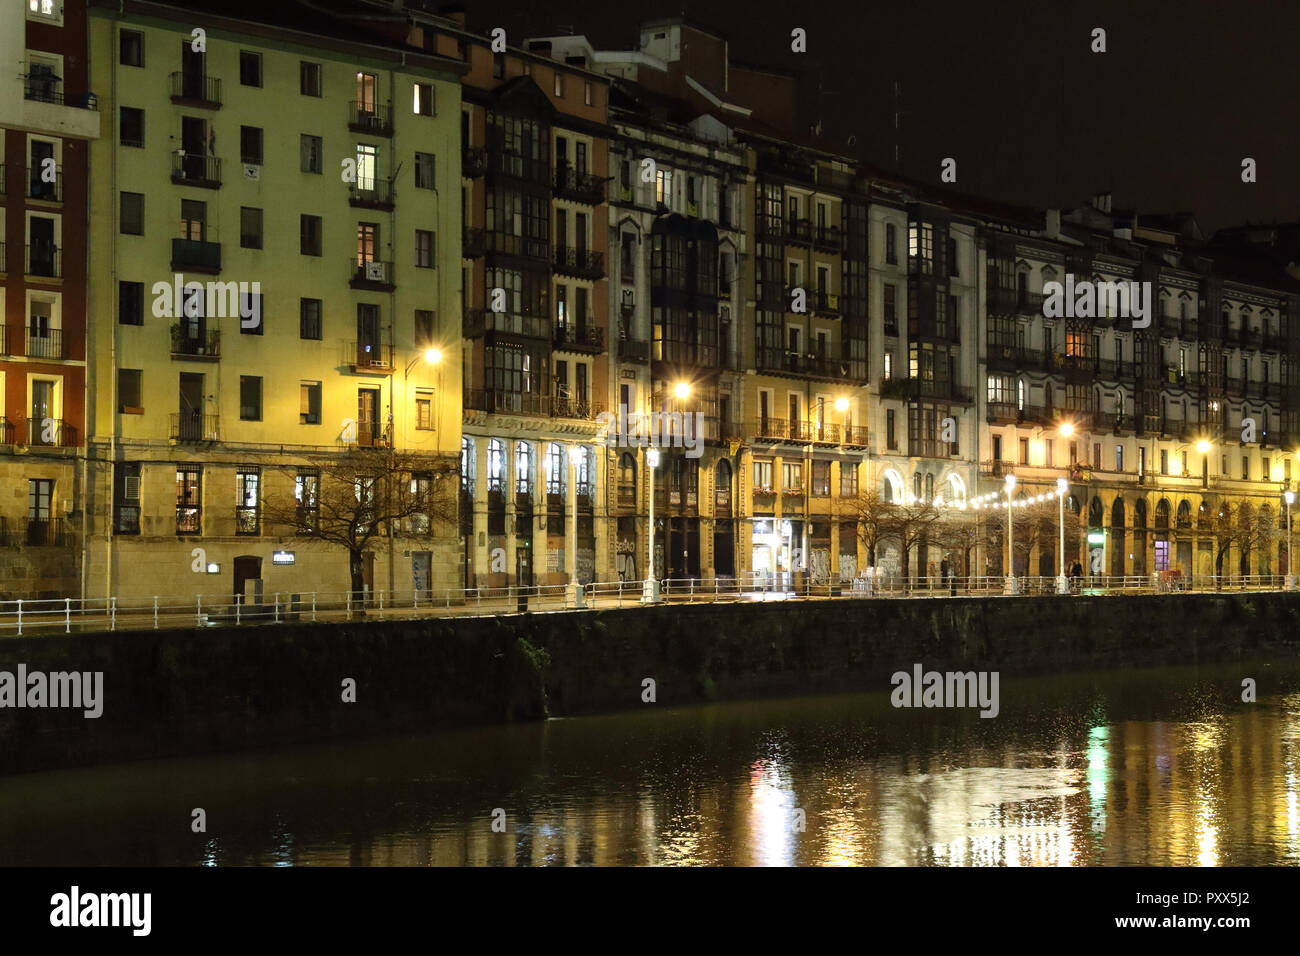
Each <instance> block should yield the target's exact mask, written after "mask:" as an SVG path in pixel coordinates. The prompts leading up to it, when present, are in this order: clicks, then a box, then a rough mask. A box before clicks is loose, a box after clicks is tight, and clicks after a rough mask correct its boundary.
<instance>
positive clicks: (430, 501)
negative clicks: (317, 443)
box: [263, 447, 458, 594]
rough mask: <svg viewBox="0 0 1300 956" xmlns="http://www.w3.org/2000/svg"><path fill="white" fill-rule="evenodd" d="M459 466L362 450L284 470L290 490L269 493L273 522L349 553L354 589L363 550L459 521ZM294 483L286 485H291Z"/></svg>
mask: <svg viewBox="0 0 1300 956" xmlns="http://www.w3.org/2000/svg"><path fill="white" fill-rule="evenodd" d="M457 469H458V465H457V462H456V460H455V459H454V458H452V457H449V456H445V455H443V456H432V455H422V454H415V453H411V452H398V451H392V450H390V449H384V448H363V447H357V448H353V449H350V450H348V451H345V452H342V453H338V454H331V455H317V456H311V457H308V458H307V459H306V460H305V462H304V464H303V465H302V466H299V467H294V468H287V469H284V470H285V471H286V472H287V473H288V474H289V475H290V476H291V477H292V484H290V485H289V486H290V487H292V489H293V492H292V494H289V493H287V492H280V493H274V494H272V495H269V496H268V498H267V501H266V503H265V504H264V506H263V513H264V515H265V517H266V521H267V523H268V524H270V525H279V526H281V527H282V528H285V529H291V531H289V532H288V533H294V532H296V533H297V534H298V535H300V536H302V537H305V538H312V539H315V540H318V541H325V542H328V543H330V544H334V545H338V546H339V547H341V548H343V549H345V550H346V551H347V552H348V573H349V579H350V587H351V590H352V592H353V593H354V594H360V593H361V592H362V591H364V590H365V587H364V580H363V571H362V569H363V567H364V562H363V555H364V554H365V552H366V550H367V549H368V548H370V547H371V546H372V545H373V544H374V543H375V541H376V540H377V539H382V538H384V537H386V536H388V535H391V534H393V533H395V532H399V531H404V532H408V533H412V534H429V533H431V532H432V531H433V530H434V529H435V528H436V527H438V526H440V525H441V526H443V527H445V526H446V525H448V524H450V525H452V527H453V528H454V526H455V521H456V507H457V497H456V486H457V482H456V475H457ZM286 484H289V483H286Z"/></svg>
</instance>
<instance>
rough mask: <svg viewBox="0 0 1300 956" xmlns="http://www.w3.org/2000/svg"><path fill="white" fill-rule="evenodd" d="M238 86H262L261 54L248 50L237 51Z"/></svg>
mask: <svg viewBox="0 0 1300 956" xmlns="http://www.w3.org/2000/svg"><path fill="white" fill-rule="evenodd" d="M239 85H240V86H261V85H262V54H260V53H252V52H250V51H248V50H240V51H239Z"/></svg>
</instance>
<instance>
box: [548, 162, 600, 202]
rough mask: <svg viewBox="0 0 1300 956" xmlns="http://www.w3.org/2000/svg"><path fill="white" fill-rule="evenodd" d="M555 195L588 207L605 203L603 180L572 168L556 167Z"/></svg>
mask: <svg viewBox="0 0 1300 956" xmlns="http://www.w3.org/2000/svg"><path fill="white" fill-rule="evenodd" d="M555 195H556V196H558V197H559V198H561V199H571V200H573V201H574V202H580V203H584V204H585V205H588V206H599V205H600V204H601V203H603V202H604V201H605V180H604V179H602V178H601V177H599V176H593V175H592V174H591V173H585V172H579V171H578V170H576V169H574V168H573V167H572V166H557V167H556V169H555Z"/></svg>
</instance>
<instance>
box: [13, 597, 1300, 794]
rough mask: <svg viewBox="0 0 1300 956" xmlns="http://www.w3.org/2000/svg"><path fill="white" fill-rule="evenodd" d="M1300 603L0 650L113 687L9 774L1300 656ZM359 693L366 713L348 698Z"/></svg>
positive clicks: (81, 641)
mask: <svg viewBox="0 0 1300 956" xmlns="http://www.w3.org/2000/svg"><path fill="white" fill-rule="evenodd" d="M1298 623H1300V595H1285V594H1267V595H1264V594H1230V595H1229V594H1225V595H1222V596H1220V595H1200V594H1195V595H1161V596H1154V595H1153V596H1140V597H1124V598H1120V597H1098V598H1068V599H1061V598H1052V597H1043V598H1036V597H1035V598H1030V597H1025V598H974V599H962V598H958V599H916V600H899V599H890V600H875V601H870V600H862V601H852V600H842V601H833V602H832V601H812V602H772V603H767V604H763V603H758V604H753V603H747V604H732V605H696V606H690V607H662V606H661V607H657V608H629V609H625V610H612V611H604V612H566V613H548V614H527V615H521V616H511V617H501V618H477V619H471V618H466V619H461V620H450V619H444V620H436V619H435V620H421V621H382V622H379V621H370V622H363V621H353V622H349V623H330V624H316V625H313V624H290V625H283V626H278V627H269V626H268V627H251V628H242V629H224V628H209V629H203V630H178V631H145V632H138V633H123V632H118V633H115V634H95V635H72V636H64V635H57V636H54V635H51V636H46V637H35V638H7V639H4V640H0V671H10V672H14V671H15V670H16V666H17V664H19V663H23V664H26V665H27V668H28V671H29V672H30V671H36V670H40V671H47V672H48V671H68V670H76V671H103V672H104V710H103V716H102V717H100V718H98V719H93V720H88V719H86V718H84V717H83V716H82V714H81V712H80V711H69V710H52V709H44V710H33V709H21V710H19V709H7V708H6V709H0V773H5V772H9V773H12V772H17V771H22V770H31V769H38V768H43V767H56V766H67V765H75V764H83V763H93V762H100V761H110V760H124V759H133V758H141V757H156V756H167V755H175V754H190V753H202V752H211V751H220V750H235V749H241V748H248V747H259V746H277V745H283V744H286V743H292V742H299V741H303V742H305V741H311V740H322V739H330V738H335V737H341V736H355V735H362V734H376V733H392V732H413V731H419V730H426V729H430V728H436V727H440V726H450V725H457V724H468V723H488V722H501V721H510V720H532V719H538V718H541V717H543V716H546V715H548V714H549V715H552V716H561V715H574V714H583V713H593V712H598V711H609V710H618V709H626V708H635V707H644V706H648V705H647V704H644V703H643V702H642V693H643V686H644V685H643V681H645V679H647V678H650V679H653V680H654V681H655V693H656V697H657V703H656V705H655V706H672V705H680V704H688V703H695V702H700V701H708V700H713V699H723V698H743V697H761V696H774V695H782V694H803V693H825V692H835V691H888V690H889V689H890V685H889V677H890V675H891V674H892V673H893V672H894V671H896V670H902V669H909V670H910V668H911V667H912V665H914V664H917V663H920V664H922V665H924V666H925V667H926V668H927V669H931V668H933V669H939V670H945V669H958V668H960V669H962V670H969V669H974V670H997V671H999V672H1000V673H1001V674H1002V675H1003V676H1004V677H1013V676H1018V675H1028V674H1035V673H1049V672H1053V671H1086V670H1101V669H1107V668H1116V667H1129V666H1144V665H1171V664H1195V663H1198V662H1202V661H1206V662H1208V661H1224V660H1234V659H1244V658H1247V657H1258V656H1264V655H1278V654H1286V655H1294V654H1296V653H1297V651H1300V629H1297V624H1298ZM346 678H351V679H353V680H355V681H356V702H355V703H345V702H344V701H343V700H342V682H343V681H344V679H346Z"/></svg>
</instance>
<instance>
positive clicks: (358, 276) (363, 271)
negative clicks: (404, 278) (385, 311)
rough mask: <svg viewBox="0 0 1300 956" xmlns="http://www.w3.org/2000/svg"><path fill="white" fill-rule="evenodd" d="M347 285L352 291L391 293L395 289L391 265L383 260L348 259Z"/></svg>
mask: <svg viewBox="0 0 1300 956" xmlns="http://www.w3.org/2000/svg"><path fill="white" fill-rule="evenodd" d="M348 274H349V279H348V285H350V286H351V287H352V288H354V289H370V290H372V291H374V292H392V291H393V289H394V288H396V284H395V283H394V281H393V264H392V262H389V261H386V260H383V259H358V258H357V257H356V256H351V257H349V258H348Z"/></svg>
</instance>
